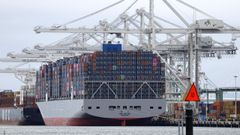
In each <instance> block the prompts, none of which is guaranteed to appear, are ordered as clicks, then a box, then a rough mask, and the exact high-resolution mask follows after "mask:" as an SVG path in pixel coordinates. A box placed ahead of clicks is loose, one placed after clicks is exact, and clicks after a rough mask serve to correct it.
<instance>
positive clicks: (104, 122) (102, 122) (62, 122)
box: [44, 118, 146, 126]
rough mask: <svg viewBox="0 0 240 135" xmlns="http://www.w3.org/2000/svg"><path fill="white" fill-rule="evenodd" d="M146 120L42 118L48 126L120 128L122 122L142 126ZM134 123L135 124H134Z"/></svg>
mask: <svg viewBox="0 0 240 135" xmlns="http://www.w3.org/2000/svg"><path fill="white" fill-rule="evenodd" d="M145 120H146V119H136V118H128V119H126V118H125V119H117V118H116V119H104V118H44V122H45V124H46V125H48V126H120V125H122V121H126V123H127V125H128V123H129V122H130V123H132V124H131V125H142V124H144V122H145ZM134 121H136V122H134Z"/></svg>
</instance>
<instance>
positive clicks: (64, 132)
mask: <svg viewBox="0 0 240 135" xmlns="http://www.w3.org/2000/svg"><path fill="white" fill-rule="evenodd" d="M0 135H178V127H65V126H0ZM194 135H240V128H205V127H204V128H202V127H196V128H194Z"/></svg>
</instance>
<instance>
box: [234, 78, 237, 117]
mask: <svg viewBox="0 0 240 135" xmlns="http://www.w3.org/2000/svg"><path fill="white" fill-rule="evenodd" d="M237 77H238V76H236V75H235V76H234V78H235V120H236V119H237Z"/></svg>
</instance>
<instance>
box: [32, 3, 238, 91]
mask: <svg viewBox="0 0 240 135" xmlns="http://www.w3.org/2000/svg"><path fill="white" fill-rule="evenodd" d="M136 1H137V0H136ZM136 1H134V2H133V3H132V4H131V5H130V7H132V6H133V4H135V3H136ZM162 1H163V3H164V4H166V5H167V7H169V9H171V10H172V11H173V13H174V14H175V15H176V17H177V18H178V19H180V20H181V21H182V22H183V24H184V26H180V25H178V24H175V23H172V22H170V21H168V20H165V19H163V18H161V17H159V16H157V15H155V13H154V0H149V3H150V4H149V12H147V11H145V10H144V9H138V10H136V13H135V14H133V15H127V14H126V10H125V11H124V12H123V13H122V14H120V15H119V16H118V17H117V18H116V19H115V20H114V21H113V22H110V23H109V22H107V21H101V25H100V27H94V28H86V27H79V28H71V27H67V25H69V24H71V23H74V22H76V21H79V20H82V19H85V18H86V17H90V16H92V15H95V14H97V13H99V12H101V11H103V10H106V9H108V8H110V7H109V6H108V7H107V8H103V9H101V10H98V11H96V12H94V13H93V14H89V15H87V16H84V17H81V18H79V19H76V20H74V21H71V22H69V23H66V24H64V25H59V26H52V27H50V28H48V27H40V26H37V27H35V29H34V31H35V32H36V33H43V32H51V33H78V34H79V33H82V34H96V33H97V34H98V35H102V36H100V37H101V38H102V39H98V41H101V42H104V41H108V40H110V39H111V41H112V35H113V34H114V35H115V37H121V38H122V40H123V45H124V46H134V47H135V48H138V49H146V50H154V51H155V52H156V53H157V54H159V56H160V57H161V59H162V61H165V63H166V65H167V68H168V71H167V73H168V75H169V77H170V80H172V81H173V82H174V83H175V85H176V86H177V87H178V88H179V89H180V90H181V91H184V90H186V88H187V87H188V85H189V83H191V82H193V81H194V82H195V84H196V86H197V88H198V89H200V87H199V66H200V59H201V58H206V57H218V58H221V56H222V55H235V54H236V50H237V48H236V46H235V44H234V41H230V42H229V43H221V42H218V41H216V40H214V39H213V38H212V37H211V36H210V35H211V34H230V35H232V34H233V35H236V34H238V33H240V30H239V29H237V28H235V27H233V26H230V25H229V24H226V23H225V22H223V21H222V20H218V19H216V18H214V17H212V16H210V15H208V14H207V13H206V12H204V11H202V10H200V9H198V8H196V7H193V6H191V5H189V4H187V3H186V2H184V1H181V0H176V2H179V3H180V4H182V5H184V6H187V7H189V8H191V9H193V10H195V11H196V12H199V13H201V14H203V15H205V16H206V17H207V18H206V19H200V20H196V21H195V22H194V23H189V22H188V21H187V20H186V19H185V18H184V17H183V16H182V15H181V14H180V13H179V12H178V11H177V10H176V9H175V8H174V7H173V6H172V5H171V4H170V3H169V1H168V0H162ZM121 2H123V1H119V2H117V3H115V4H112V5H111V6H115V5H116V4H120V3H121ZM130 7H128V8H127V10H128V9H129V8H130ZM159 21H161V22H164V23H167V24H169V25H171V26H172V27H171V28H164V27H163V26H162V25H161V23H159ZM163 35H166V37H167V39H165V40H162V39H163V38H162V37H163ZM205 35H207V36H205ZM130 37H131V38H135V39H134V40H135V41H137V42H135V43H131V42H134V41H131V38H130ZM183 38H185V39H183ZM146 39H147V40H146ZM118 40H119V39H118ZM160 40H161V41H160ZM115 41H116V40H115ZM175 63H178V64H177V65H176V64H175ZM181 66H182V67H183V70H182V71H181V70H178V67H181ZM179 82H180V83H179ZM169 87H172V83H170V85H169ZM170 89H171V90H170V92H172V89H173V88H170Z"/></svg>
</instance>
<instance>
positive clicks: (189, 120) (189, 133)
mask: <svg viewBox="0 0 240 135" xmlns="http://www.w3.org/2000/svg"><path fill="white" fill-rule="evenodd" d="M186 135H193V110H192V105H191V104H190V103H188V104H186Z"/></svg>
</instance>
